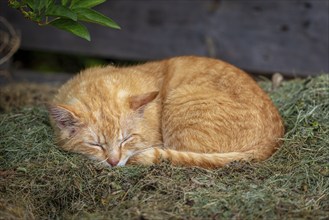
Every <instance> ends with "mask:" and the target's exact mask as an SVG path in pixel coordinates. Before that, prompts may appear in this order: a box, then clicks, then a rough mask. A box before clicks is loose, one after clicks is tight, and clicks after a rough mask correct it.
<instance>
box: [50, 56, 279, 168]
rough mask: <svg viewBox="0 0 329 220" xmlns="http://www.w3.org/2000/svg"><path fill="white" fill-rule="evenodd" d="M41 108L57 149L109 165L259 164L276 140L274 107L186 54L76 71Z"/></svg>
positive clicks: (226, 67) (222, 68)
mask: <svg viewBox="0 0 329 220" xmlns="http://www.w3.org/2000/svg"><path fill="white" fill-rule="evenodd" d="M48 110H49V114H50V117H51V121H52V125H53V127H54V129H55V132H56V134H57V138H58V142H59V144H60V145H61V147H62V148H63V149H65V150H68V151H73V152H78V153H82V154H85V155H87V156H88V157H90V158H93V159H96V160H98V161H101V162H103V163H105V164H107V165H110V166H124V165H126V164H155V163H159V162H160V161H161V160H167V161H170V162H171V163H172V164H174V165H180V166H197V167H203V168H216V167H222V166H223V165H225V164H227V163H230V162H232V161H236V160H246V161H250V160H256V161H259V160H265V159H267V158H268V157H270V156H271V155H272V154H273V153H274V152H275V151H276V150H277V149H278V148H279V146H280V138H281V137H282V136H283V134H284V127H283V123H282V120H281V117H280V115H279V113H278V111H277V109H276V108H275V107H274V105H273V103H272V102H271V100H270V98H269V97H268V96H267V95H266V94H265V92H264V91H262V89H261V88H260V87H259V86H258V85H257V84H256V82H255V81H254V80H253V79H252V78H251V77H249V76H248V75H247V74H246V73H245V72H243V71H242V70H240V69H238V68H236V67H234V66H232V65H230V64H227V63H225V62H223V61H220V60H215V59H210V58H203V57H194V56H185V57H176V58H171V59H167V60H163V61H157V62H149V63H146V64H143V65H138V66H134V67H123V68H122V67H121V68H118V67H114V66H107V67H96V68H90V69H87V70H84V71H82V72H81V73H80V74H79V75H77V76H76V77H74V78H73V79H71V80H70V81H68V82H67V83H66V84H64V85H63V86H62V87H61V88H60V90H59V93H58V94H57V96H56V97H55V98H54V101H53V103H52V104H50V105H49V106H48Z"/></svg>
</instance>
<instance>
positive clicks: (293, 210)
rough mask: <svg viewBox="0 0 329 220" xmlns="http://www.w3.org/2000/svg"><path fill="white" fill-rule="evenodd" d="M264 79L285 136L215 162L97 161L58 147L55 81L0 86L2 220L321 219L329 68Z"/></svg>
mask: <svg viewBox="0 0 329 220" xmlns="http://www.w3.org/2000/svg"><path fill="white" fill-rule="evenodd" d="M260 84H261V86H262V87H263V88H264V89H265V90H266V91H267V92H268V93H269V94H270V96H271V98H272V99H273V101H274V103H275V104H276V106H277V107H278V108H279V110H280V113H281V115H282V117H283V118H284V121H285V125H286V134H285V137H284V145H283V146H282V147H281V148H280V149H279V150H278V151H277V153H276V154H275V155H273V156H272V157H271V158H270V159H269V160H267V161H264V162H260V163H242V162H234V163H232V164H230V165H228V166H226V167H224V168H221V169H216V170H205V169H200V168H182V167H173V166H171V165H170V164H166V163H163V164H161V165H156V166H151V167H143V166H130V167H122V168H114V169H110V168H104V167H100V166H99V165H98V164H95V163H94V162H92V161H89V160H87V159H85V158H84V157H83V156H80V155H77V154H72V153H67V152H64V151H61V150H60V149H58V148H57V147H56V144H55V143H54V141H53V132H52V129H51V127H50V125H49V121H48V116H47V112H46V110H45V108H44V107H43V106H42V103H43V102H45V101H47V100H48V99H49V97H50V96H51V95H52V94H53V92H54V90H55V89H54V88H52V87H51V88H49V87H47V86H45V87H44V88H43V90H42V92H41V94H39V95H38V93H37V92H36V93H34V92H32V91H36V90H35V89H36V88H37V90H38V89H39V90H40V88H41V87H39V86H37V87H34V86H33V85H29V86H30V87H29V88H28V89H26V88H27V87H24V89H21V90H19V89H17V85H11V87H3V88H1V89H0V93H1V98H0V109H1V110H2V112H1V113H0V219H57V218H59V219H232V218H234V219H260V218H261V219H281V218H284V219H287V218H288V219H290V218H298V219H300V218H303V219H327V218H328V213H329V75H328V74H326V75H321V76H318V77H314V78H308V79H303V80H290V81H284V82H283V84H282V85H281V86H280V87H279V88H277V89H276V90H274V91H271V89H270V88H271V84H270V82H266V81H263V82H260ZM19 86H21V85H19ZM19 86H18V87H19ZM14 88H16V89H14ZM13 91H16V92H13ZM18 91H20V92H18ZM29 92H30V93H31V94H36V95H35V97H37V98H32V99H29V98H28V97H27V96H26V94H28V93H29ZM39 92H40V91H39ZM46 94H49V96H48V95H46ZM15 100H16V101H15ZM31 100H32V101H31ZM17 102H20V104H17ZM22 105H23V106H24V107H21V106H22Z"/></svg>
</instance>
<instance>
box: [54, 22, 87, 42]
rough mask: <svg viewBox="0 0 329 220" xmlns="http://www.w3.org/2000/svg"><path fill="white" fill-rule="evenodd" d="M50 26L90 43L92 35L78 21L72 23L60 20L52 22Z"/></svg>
mask: <svg viewBox="0 0 329 220" xmlns="http://www.w3.org/2000/svg"><path fill="white" fill-rule="evenodd" d="M49 24H50V25H52V26H54V27H56V28H59V29H61V30H64V31H68V32H70V33H72V34H74V35H77V36H79V37H81V38H83V39H86V40H88V41H90V34H89V31H88V30H87V28H86V27H85V26H83V25H82V24H80V23H78V22H76V21H72V20H71V19H65V18H60V19H56V20H54V21H52V22H50V23H49Z"/></svg>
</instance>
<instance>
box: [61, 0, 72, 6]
mask: <svg viewBox="0 0 329 220" xmlns="http://www.w3.org/2000/svg"><path fill="white" fill-rule="evenodd" d="M69 1H70V0H61V3H62V5H63V6H66V5H67V4H68V3H69Z"/></svg>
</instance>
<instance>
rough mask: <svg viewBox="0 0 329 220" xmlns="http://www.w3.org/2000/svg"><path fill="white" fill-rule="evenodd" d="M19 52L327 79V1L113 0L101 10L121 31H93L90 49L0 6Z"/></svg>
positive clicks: (90, 28)
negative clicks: (209, 61) (219, 62)
mask: <svg viewBox="0 0 329 220" xmlns="http://www.w3.org/2000/svg"><path fill="white" fill-rule="evenodd" d="M2 8H4V10H3V9H2V10H1V11H2V12H3V11H4V12H5V15H6V17H7V18H8V20H10V21H11V22H12V23H13V24H14V25H15V26H16V27H17V28H19V29H20V30H21V32H22V36H23V38H22V48H23V49H31V50H36V49H38V50H51V51H60V52H67V53H81V54H87V55H91V56H102V57H112V58H117V59H125V60H153V59H162V58H165V57H171V56H178V55H191V54H194V55H203V56H214V57H217V58H220V59H223V60H226V61H228V62H230V63H233V64H235V65H237V66H239V67H241V68H243V69H246V70H247V71H251V72H260V73H273V72H282V73H285V74H287V75H290V76H294V75H300V76H307V75H315V74H319V73H321V72H329V64H328V60H329V55H328V54H329V43H328V41H329V40H328V38H329V30H328V29H329V15H328V11H329V1H328V0H313V1H312V0H305V1H299V0H289V1H277V0H248V2H246V1H245V0H234V1H231V0H221V1H220V0H193V1H187V0H180V1H171V0H153V1H150V0H111V1H107V2H106V3H104V4H102V5H101V7H99V8H98V10H100V11H102V12H103V13H104V14H106V15H108V16H109V17H111V18H113V19H114V20H115V21H117V22H118V23H119V24H120V25H121V27H122V30H121V31H117V30H112V29H107V28H104V27H100V26H98V25H88V28H89V30H90V31H91V36H92V42H87V41H84V40H82V39H79V38H76V37H74V36H71V35H70V34H67V33H65V32H63V31H59V30H56V29H54V28H52V27H42V28H41V27H38V26H37V25H36V24H34V23H32V22H30V21H27V20H25V19H24V18H23V17H22V15H20V14H19V13H18V12H16V11H14V10H12V9H9V8H8V7H6V6H5V5H4V4H2Z"/></svg>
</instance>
